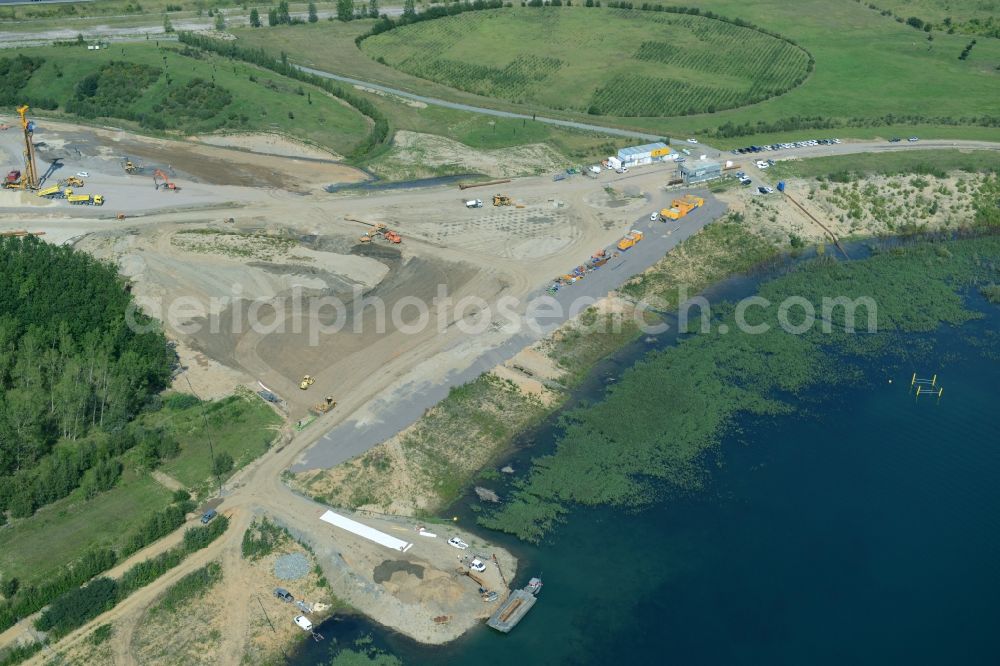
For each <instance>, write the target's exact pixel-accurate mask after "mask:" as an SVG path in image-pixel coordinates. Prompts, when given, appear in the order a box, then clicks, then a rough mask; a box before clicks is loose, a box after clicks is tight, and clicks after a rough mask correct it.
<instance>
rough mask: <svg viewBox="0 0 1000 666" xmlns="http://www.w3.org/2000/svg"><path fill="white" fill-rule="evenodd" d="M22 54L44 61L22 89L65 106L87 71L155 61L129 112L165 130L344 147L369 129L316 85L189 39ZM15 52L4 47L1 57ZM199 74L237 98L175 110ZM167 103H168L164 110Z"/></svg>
mask: <svg viewBox="0 0 1000 666" xmlns="http://www.w3.org/2000/svg"><path fill="white" fill-rule="evenodd" d="M185 52H187V53H196V54H197V55H198V57H191V56H189V55H183V53H185ZM18 53H19V54H23V55H26V56H29V57H36V58H43V59H44V61H45V62H44V64H43V65H42V66H41V67H40V68H39V69H38V70H37V71H35V72H34V74H33V75H32V77H31V79H30V80H29V81H28V83H27V85H26V86H25V88H24V89H23V91H22V92H23V94H24V95H25V96H26V97H27V98H29V99H51V100H54V101H56V102H58V103H59V108H60V109H61V110H64V109H65V108H66V103H67V102H68V101H69V100H70V99H72V98H73V97H74V96H75V93H76V87H77V84H78V83H79V82H80V81H81V80H82V79H84V78H85V77H86V76H87V75H89V74H92V73H94V72H97V71H98V70H99V69H100V68H101V67H102V66H103V65H106V64H108V63H110V62H112V61H128V62H130V63H137V64H141V65H146V66H150V67H156V68H158V69H159V70H160V72H161V73H160V74H159V75H158V76H157V77H156V80H155V81H154V82H153V83H152V84H151V85H150V86H149V87H148V88H146V89H145V90H143V91H141V95H138V96H137V99H135V100H134V101H132V102H130V103H129V104H128V106H127V111H128V112H130V113H133V114H136V115H142V114H151V115H158V116H160V117H162V118H163V119H164V121H165V124H166V127H167V129H177V130H179V131H181V132H183V133H184V134H198V133H206V132H213V131H218V130H223V131H255V130H268V131H279V132H283V133H286V134H289V135H291V136H295V137H296V138H299V139H302V140H304V141H307V142H310V143H313V144H316V145H319V146H323V147H326V148H328V149H330V150H333V151H334V152H337V153H340V154H345V153H348V152H350V150H351V149H352V148H353V147H354V146H356V145H357V144H358V143H360V141H361V140H362V139H363V138H364V137H365V135H366V133H367V131H368V128H367V124H366V119H365V118H364V116H362V115H361V114H360V113H359V112H357V111H356V110H354V109H353V108H351V107H349V106H347V105H345V104H343V103H342V102H341V101H340V100H338V99H336V98H334V97H332V96H330V95H328V94H327V93H325V92H323V91H321V90H319V89H317V88H314V87H312V86H308V85H302V84H300V83H299V82H297V81H293V80H290V79H286V78H284V77H281V76H279V75H277V74H274V73H273V72H268V71H264V70H261V69H257V68H255V67H252V66H250V65H247V64H244V63H233V62H232V61H229V60H225V59H222V58H219V57H217V56H215V55H213V54H208V53H203V52H201V51H194V52H192V51H185V49H184V47H183V46H179V45H176V44H170V45H169V46H163V47H157V46H155V45H154V44H127V45H118V44H116V45H114V46H113V47H112V48H108V49H102V50H100V51H87V50H86V49H85V48H84V47H77V46H72V47H69V46H64V47H47V48H30V49H19V50H18ZM13 55H14V53H6V52H0V57H12V56H13ZM251 77H252V78H253V79H254V80H251ZM194 79H202V80H204V81H206V82H212V81H214V82H215V84H216V85H218V86H221V87H222V88H224V89H225V90H226V91H228V92H229V93H230V94H231V97H232V100H231V101H230V102H229V103H227V104H225V105H224V106H223V107H222V108H221V109H215V108H208V109H206V110H205V111H206V112H205V113H201V112H200V110H194V109H191V108H190V107H187V106H181V107H180V108H179V109H177V110H176V111H174V112H171V111H170V110H169V104H168V100H169V98H170V95H171V94H172V93H176V91H178V90H182V89H183V87H184V86H185V85H187V84H189V83H190V82H191V81H192V80H194ZM164 106H166V107H167V108H166V109H163V108H162V107H164ZM157 108H161V110H160V111H157ZM36 112H37V110H36ZM109 113H112V112H109ZM120 123H121V121H117V123H116V124H120Z"/></svg>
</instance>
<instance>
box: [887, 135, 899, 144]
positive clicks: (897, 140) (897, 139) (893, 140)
mask: <svg viewBox="0 0 1000 666" xmlns="http://www.w3.org/2000/svg"><path fill="white" fill-rule="evenodd" d="M900 141H902V139H900V138H899V137H898V136H894V137H892V138H890V139H889V143H899V142H900Z"/></svg>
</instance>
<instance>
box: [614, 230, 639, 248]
mask: <svg viewBox="0 0 1000 666" xmlns="http://www.w3.org/2000/svg"><path fill="white" fill-rule="evenodd" d="M642 238H643V236H642V232H641V231H637V230H636V229H633V230H632V231H630V232H628V233H627V234H625V237H624V238H622V239H621V240H620V241H618V249H619V250H622V251H623V252H624V251H625V250H627V249H629V248H630V247H632V246H633V245H635V244H636V243H638V242H639V241H641V240H642Z"/></svg>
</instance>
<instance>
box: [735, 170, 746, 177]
mask: <svg viewBox="0 0 1000 666" xmlns="http://www.w3.org/2000/svg"><path fill="white" fill-rule="evenodd" d="M736 177H737V178H746V177H747V174H746V172H745V171H737V172H736Z"/></svg>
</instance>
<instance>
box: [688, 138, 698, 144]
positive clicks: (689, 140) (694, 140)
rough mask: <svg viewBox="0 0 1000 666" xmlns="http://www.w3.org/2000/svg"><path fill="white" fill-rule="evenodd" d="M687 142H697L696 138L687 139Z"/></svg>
mask: <svg viewBox="0 0 1000 666" xmlns="http://www.w3.org/2000/svg"><path fill="white" fill-rule="evenodd" d="M688 143H698V139H688Z"/></svg>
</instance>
